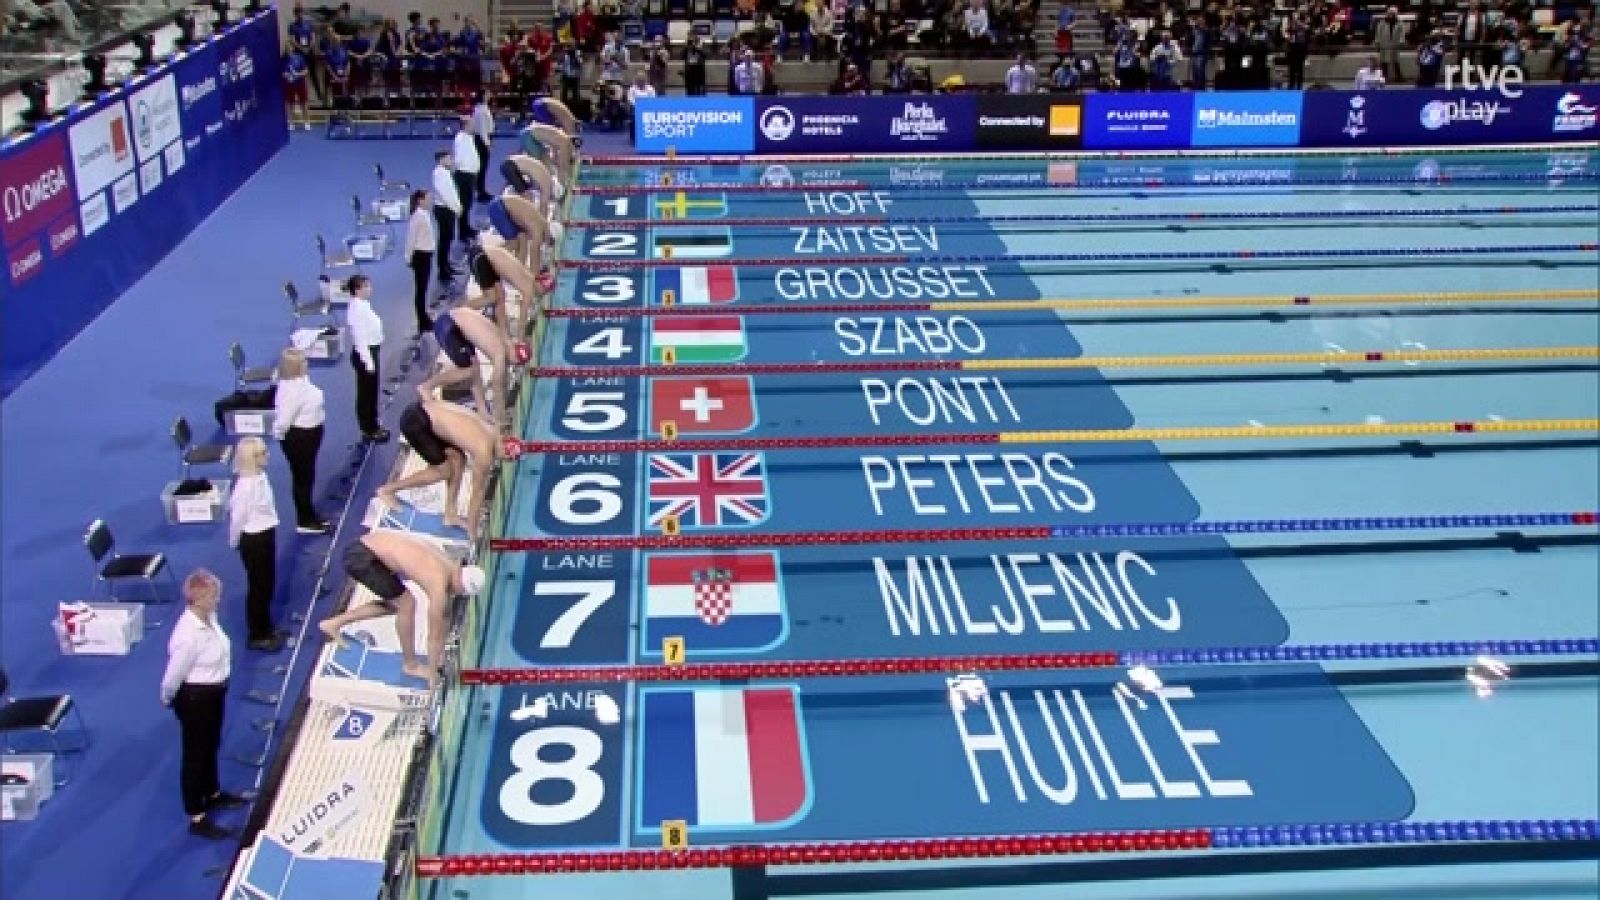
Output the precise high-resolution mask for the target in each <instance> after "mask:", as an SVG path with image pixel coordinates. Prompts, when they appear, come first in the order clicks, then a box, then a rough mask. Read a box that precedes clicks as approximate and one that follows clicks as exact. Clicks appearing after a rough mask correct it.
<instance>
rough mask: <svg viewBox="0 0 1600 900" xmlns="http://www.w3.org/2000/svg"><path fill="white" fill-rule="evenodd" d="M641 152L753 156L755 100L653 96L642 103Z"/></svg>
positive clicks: (638, 132)
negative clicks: (669, 150)
mask: <svg viewBox="0 0 1600 900" xmlns="http://www.w3.org/2000/svg"><path fill="white" fill-rule="evenodd" d="M634 116H635V117H636V121H635V123H634V141H635V147H636V149H638V151H639V152H640V153H665V152H667V150H668V148H672V149H674V150H676V152H678V153H749V152H750V151H751V150H753V149H755V144H754V137H753V133H754V132H753V129H754V127H755V98H754V97H652V98H650V99H647V100H641V101H640V102H639V108H638V109H637V110H635V112H634Z"/></svg>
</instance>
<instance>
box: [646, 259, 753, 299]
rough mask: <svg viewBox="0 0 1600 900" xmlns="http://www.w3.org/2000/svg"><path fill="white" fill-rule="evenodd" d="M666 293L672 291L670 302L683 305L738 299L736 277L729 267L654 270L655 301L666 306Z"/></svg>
mask: <svg viewBox="0 0 1600 900" xmlns="http://www.w3.org/2000/svg"><path fill="white" fill-rule="evenodd" d="M668 291H671V292H672V300H673V302H677V303H682V304H684V305H685V306H705V305H707V304H711V303H732V302H733V301H735V300H737V299H739V278H738V275H737V273H736V272H735V270H734V268H733V266H684V267H683V268H681V269H657V270H656V302H657V303H660V304H661V305H662V306H666V305H668V301H667V292H668Z"/></svg>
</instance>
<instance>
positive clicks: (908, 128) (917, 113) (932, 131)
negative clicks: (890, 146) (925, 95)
mask: <svg viewBox="0 0 1600 900" xmlns="http://www.w3.org/2000/svg"><path fill="white" fill-rule="evenodd" d="M949 133H950V127H949V126H948V125H947V124H946V122H945V119H944V117H943V116H940V115H937V114H935V113H934V111H933V105H932V104H929V103H907V104H906V105H905V109H904V110H902V111H901V113H900V115H898V116H895V117H894V119H892V120H890V122H889V135H890V136H891V137H897V138H899V139H900V140H902V141H936V140H938V139H939V138H941V137H943V136H944V135H947V134H949Z"/></svg>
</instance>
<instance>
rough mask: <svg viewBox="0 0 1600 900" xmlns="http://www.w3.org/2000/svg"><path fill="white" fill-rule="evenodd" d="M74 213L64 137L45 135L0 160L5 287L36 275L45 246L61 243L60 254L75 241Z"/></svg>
mask: <svg viewBox="0 0 1600 900" xmlns="http://www.w3.org/2000/svg"><path fill="white" fill-rule="evenodd" d="M74 208H75V207H74V204H73V202H72V184H71V183H70V182H69V181H68V180H67V139H66V136H65V135H63V134H59V133H58V134H52V135H48V136H46V137H45V138H43V139H41V140H39V141H37V142H34V143H31V144H29V145H28V146H27V148H26V149H24V150H23V151H22V152H20V153H17V154H15V155H13V156H8V157H5V158H4V159H3V160H0V233H3V235H4V239H5V248H6V262H7V268H8V269H9V270H10V284H12V285H17V284H21V283H22V282H23V281H26V280H27V279H28V278H31V277H32V276H33V275H34V274H36V273H37V272H38V270H39V267H40V266H41V265H43V263H44V247H45V245H46V244H47V243H61V244H62V245H63V249H65V247H67V246H71V244H72V243H74V242H76V241H77V239H78V222H77V217H76V215H75V214H74ZM47 230H48V231H49V234H48V235H46V234H45V232H46V231H47Z"/></svg>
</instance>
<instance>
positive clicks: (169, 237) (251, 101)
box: [0, 11, 288, 395]
mask: <svg viewBox="0 0 1600 900" xmlns="http://www.w3.org/2000/svg"><path fill="white" fill-rule="evenodd" d="M277 59H278V29H277V19H276V13H275V12H273V11H267V12H264V13H262V14H261V15H259V16H256V17H254V18H252V19H249V20H247V21H245V22H242V23H240V24H239V25H236V26H234V27H233V28H231V29H229V30H228V31H227V32H225V33H223V34H220V35H216V36H214V37H212V38H211V39H209V40H207V41H205V42H204V43H201V44H198V45H196V46H195V47H192V48H190V49H189V50H188V51H187V52H186V53H184V54H183V55H182V57H181V58H179V59H177V60H175V61H173V62H171V63H168V64H165V65H163V66H161V67H160V68H159V69H157V70H156V71H154V72H152V73H150V74H148V75H147V76H145V77H144V78H143V79H141V80H140V81H138V82H137V83H135V84H132V85H129V86H128V87H127V88H125V89H123V90H119V91H117V92H116V93H114V94H112V95H111V96H109V97H107V98H106V99H104V100H102V101H100V102H99V103H98V104H95V105H92V106H86V107H84V108H82V109H81V110H79V111H75V112H74V113H73V114H71V115H70V116H69V117H67V118H66V119H65V120H64V121H60V122H57V123H54V124H52V125H50V126H47V127H46V128H44V129H43V130H41V131H40V132H38V133H36V134H34V135H32V136H30V137H26V138H24V139H22V140H19V141H17V142H15V143H13V144H11V145H9V146H7V147H5V148H4V150H0V223H3V226H4V227H3V234H4V240H5V249H6V263H7V273H6V279H5V282H6V287H5V292H6V300H7V303H6V306H5V310H4V312H3V316H4V319H3V322H0V333H3V345H4V346H3V348H0V350H3V352H0V359H3V360H4V368H3V371H0V376H3V379H0V395H3V394H4V393H9V392H10V391H11V390H13V389H14V388H15V387H16V386H17V385H18V384H21V383H22V381H24V380H25V379H26V378H27V377H28V376H29V375H30V374H32V373H33V371H35V370H36V369H37V368H38V367H39V366H40V365H42V364H43V363H44V362H45V361H46V360H48V359H49V358H50V357H51V356H52V355H54V354H55V352H56V351H57V350H58V349H60V347H61V346H62V345H64V344H65V343H66V342H67V341H69V340H71V338H72V336H73V335H75V334H77V332H78V330H79V329H81V328H83V326H84V325H86V324H88V323H89V321H90V320H92V319H93V318H94V317H95V316H96V315H98V314H99V313H100V311H101V310H102V309H104V308H105V307H106V306H107V305H108V304H109V303H111V302H112V301H113V300H115V299H116V298H117V297H118V296H119V295H120V294H121V293H122V292H123V291H124V290H126V289H127V288H128V287H129V286H130V285H131V284H133V283H134V282H135V281H137V280H138V279H139V278H140V277H142V276H143V275H144V273H145V272H146V271H148V270H149V268H150V267H151V266H153V265H154V264H155V263H156V262H157V261H158V260H160V259H161V258H162V257H163V256H165V255H166V254H167V253H168V252H170V251H171V250H172V248H173V247H175V246H177V244H178V242H180V241H181V240H183V238H184V237H186V236H187V235H188V234H189V232H190V230H191V229H193V228H194V226H195V225H196V224H198V223H199V222H200V221H201V220H202V219H204V218H205V217H206V216H208V215H210V214H211V212H212V211H213V210H215V209H216V208H217V206H218V205H219V204H221V203H222V202H223V201H224V200H225V199H227V197H228V195H229V194H231V193H233V191H234V190H235V189H237V188H238V187H239V185H241V184H243V183H244V181H245V179H247V178H249V177H250V176H251V175H252V174H254V173H255V171H256V170H257V169H259V168H260V167H261V165H262V164H263V163H264V162H266V161H267V160H268V159H269V158H271V156H272V155H273V154H274V153H276V152H277V151H278V149H279V148H280V147H282V146H283V144H284V142H285V141H286V140H287V136H288V129H287V123H286V121H285V117H284V112H283V93H282V86H281V84H280V83H279V78H278V68H277ZM202 146H206V148H207V149H206V152H204V153H203V154H202V155H201V156H198V157H196V156H191V153H190V151H191V150H193V149H196V148H198V147H202ZM169 185H170V186H169ZM75 255H76V256H80V257H81V258H82V259H81V262H82V264H78V265H70V264H67V262H68V259H69V257H73V256H75Z"/></svg>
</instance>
